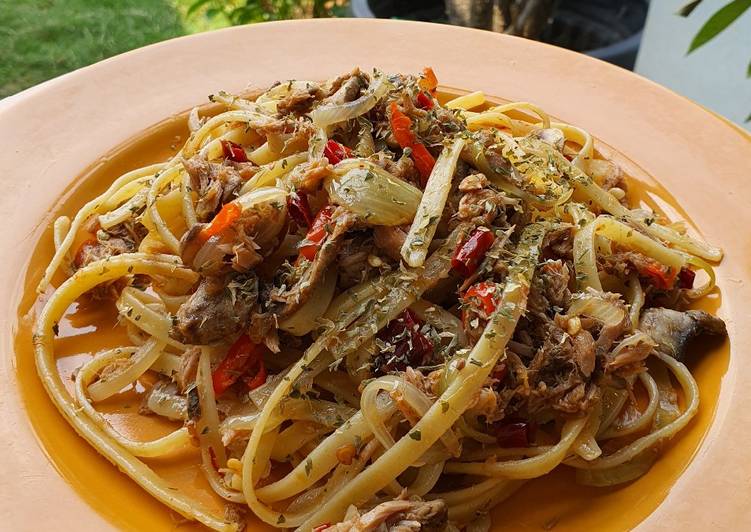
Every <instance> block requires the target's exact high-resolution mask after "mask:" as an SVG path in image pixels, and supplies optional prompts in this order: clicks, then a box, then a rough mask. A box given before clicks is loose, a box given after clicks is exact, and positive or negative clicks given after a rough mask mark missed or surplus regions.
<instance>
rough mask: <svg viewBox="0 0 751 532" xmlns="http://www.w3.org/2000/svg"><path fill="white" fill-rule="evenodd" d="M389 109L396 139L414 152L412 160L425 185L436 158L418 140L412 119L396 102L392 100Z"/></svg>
mask: <svg viewBox="0 0 751 532" xmlns="http://www.w3.org/2000/svg"><path fill="white" fill-rule="evenodd" d="M389 109H390V111H391V116H390V117H389V122H390V124H391V132H392V133H393V135H394V139H395V140H396V142H398V143H399V146H401V147H402V148H403V149H407V148H409V149H410V151H411V152H412V153H411V157H412V160H413V161H414V162H415V166H416V167H417V170H418V171H419V172H420V177H422V185H423V187H424V186H425V183H426V182H427V180H428V177H429V176H430V173H431V172H432V171H433V167H434V166H435V158H434V157H433V155H431V153H430V152H429V151H428V149H427V148H426V147H425V145H424V144H422V143H421V142H420V141H418V140H417V136H416V135H415V133H414V132H413V131H412V120H411V119H410V118H409V117H408V116H407V115H405V114H404V113H403V112H402V111H401V110H400V109H399V107H398V106H397V105H396V102H391V105H390V107H389Z"/></svg>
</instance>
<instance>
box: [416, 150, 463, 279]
mask: <svg viewBox="0 0 751 532" xmlns="http://www.w3.org/2000/svg"><path fill="white" fill-rule="evenodd" d="M464 143H465V140H464V139H463V138H461V137H458V138H456V139H454V141H453V142H452V143H451V145H450V146H446V147H445V148H443V151H442V152H441V155H440V156H439V157H438V160H437V161H436V163H435V166H434V167H433V171H432V172H431V173H430V177H429V178H428V183H427V185H426V186H425V193H424V194H423V195H422V199H421V200H420V206H419V207H418V209H417V213H416V215H415V216H414V220H413V221H412V226H411V227H410V228H409V233H408V234H407V237H406V238H405V239H404V245H403V246H402V249H401V254H402V258H404V261H405V262H406V263H407V264H409V265H410V266H412V267H413V268H416V267H418V266H422V264H423V262H425V257H427V256H428V248H429V247H430V243H431V242H432V241H433V235H435V230H436V228H437V227H438V222H440V220H441V214H442V213H443V208H444V207H445V206H446V200H447V199H448V197H449V192H450V191H451V181H452V179H453V177H454V173H455V172H456V163H457V162H458V161H459V155H460V154H461V152H462V148H464Z"/></svg>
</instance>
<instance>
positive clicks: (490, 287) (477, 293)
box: [462, 281, 497, 316]
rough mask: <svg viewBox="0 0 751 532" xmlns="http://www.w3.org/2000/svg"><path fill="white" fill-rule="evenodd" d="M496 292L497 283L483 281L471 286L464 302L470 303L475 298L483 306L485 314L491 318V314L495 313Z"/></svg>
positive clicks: (465, 294) (465, 293)
mask: <svg viewBox="0 0 751 532" xmlns="http://www.w3.org/2000/svg"><path fill="white" fill-rule="evenodd" d="M496 292H497V290H496V285H495V283H493V282H490V281H482V282H479V283H477V284H473V285H472V286H470V287H469V288H468V289H467V291H466V292H464V297H463V298H462V299H464V301H469V300H470V299H472V298H475V299H476V300H477V301H478V302H479V303H480V305H481V306H482V309H483V310H484V311H485V314H487V315H488V316H490V315H491V314H493V311H495V307H496V304H495V294H496Z"/></svg>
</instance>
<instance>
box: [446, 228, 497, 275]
mask: <svg viewBox="0 0 751 532" xmlns="http://www.w3.org/2000/svg"><path fill="white" fill-rule="evenodd" d="M493 241H495V236H494V235H493V232H492V231H491V230H490V229H488V228H486V227H478V228H477V229H475V230H474V231H472V234H470V235H469V238H467V239H466V240H465V241H464V242H462V243H461V244H459V245H458V246H457V247H456V250H455V251H454V256H453V257H452V258H451V267H452V268H453V269H454V270H456V271H457V272H458V273H459V274H460V275H462V276H464V277H469V276H470V275H472V274H473V273H474V272H475V270H477V267H478V266H479V265H480V263H481V262H482V259H483V258H485V253H486V252H487V251H488V249H490V246H492V245H493Z"/></svg>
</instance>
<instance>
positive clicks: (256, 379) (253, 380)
mask: <svg viewBox="0 0 751 532" xmlns="http://www.w3.org/2000/svg"><path fill="white" fill-rule="evenodd" d="M258 363H259V367H258V371H257V372H256V374H255V375H253V376H251V375H247V374H246V375H243V382H244V383H245V386H247V387H248V390H255V389H256V388H258V387H259V386H261V385H263V384H265V383H266V378H267V377H268V373H267V372H266V364H264V363H263V358H260V357H259V358H258ZM251 369H253V367H251Z"/></svg>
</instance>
